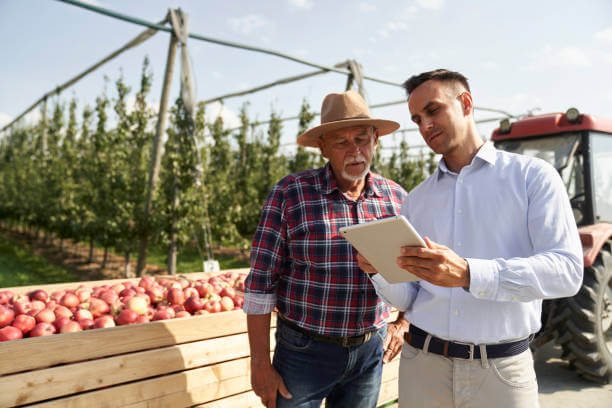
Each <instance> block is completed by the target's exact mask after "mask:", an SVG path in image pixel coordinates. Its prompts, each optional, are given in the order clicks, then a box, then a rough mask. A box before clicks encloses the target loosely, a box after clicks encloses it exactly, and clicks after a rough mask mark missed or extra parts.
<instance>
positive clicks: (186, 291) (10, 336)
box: [0, 271, 246, 341]
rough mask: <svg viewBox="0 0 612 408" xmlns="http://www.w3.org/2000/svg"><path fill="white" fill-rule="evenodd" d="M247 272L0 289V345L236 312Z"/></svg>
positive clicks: (240, 304) (144, 277) (241, 299)
mask: <svg viewBox="0 0 612 408" xmlns="http://www.w3.org/2000/svg"><path fill="white" fill-rule="evenodd" d="M245 278H246V273H243V272H236V271H232V272H227V273H225V274H221V275H216V276H212V277H210V278H208V279H198V280H189V279H186V278H184V277H179V278H168V277H163V278H157V279H154V278H153V277H150V276H143V277H142V278H141V279H140V281H139V282H137V283H136V282H130V281H125V282H121V283H115V284H112V285H108V284H106V285H100V286H95V287H86V286H84V285H81V286H79V287H77V288H76V289H74V290H58V291H55V292H52V293H50V294H48V293H47V292H46V291H45V290H43V289H37V290H33V291H31V292H29V293H28V294H27V295H16V294H15V293H13V292H11V291H10V290H3V291H0V341H7V340H17V339H21V338H24V337H38V336H49V335H51V334H55V333H68V332H75V331H81V330H89V329H99V328H104V327H114V326H116V325H126V324H133V323H146V322H149V321H154V320H165V319H173V318H180V317H187V316H192V315H202V314H208V313H217V312H222V311H229V310H234V309H240V308H241V307H242V304H243V303H244V297H243V296H242V293H243V292H244V279H245Z"/></svg>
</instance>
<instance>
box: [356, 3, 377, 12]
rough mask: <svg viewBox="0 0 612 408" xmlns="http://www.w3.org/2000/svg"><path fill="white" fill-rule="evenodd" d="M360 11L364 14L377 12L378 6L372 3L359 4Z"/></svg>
mask: <svg viewBox="0 0 612 408" xmlns="http://www.w3.org/2000/svg"><path fill="white" fill-rule="evenodd" d="M358 8H359V11H361V12H362V13H371V12H373V11H376V5H374V4H372V3H370V2H365V1H362V2H361V3H359V6H358Z"/></svg>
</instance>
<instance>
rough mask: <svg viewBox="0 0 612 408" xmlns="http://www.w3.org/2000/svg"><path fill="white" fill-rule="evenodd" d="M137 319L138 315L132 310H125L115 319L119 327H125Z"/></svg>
mask: <svg viewBox="0 0 612 408" xmlns="http://www.w3.org/2000/svg"><path fill="white" fill-rule="evenodd" d="M136 319H138V313H136V312H135V311H133V310H131V309H123V310H122V311H121V312H119V314H118V315H117V317H116V318H115V322H116V323H117V324H118V325H120V326H123V325H126V324H132V323H134V322H136Z"/></svg>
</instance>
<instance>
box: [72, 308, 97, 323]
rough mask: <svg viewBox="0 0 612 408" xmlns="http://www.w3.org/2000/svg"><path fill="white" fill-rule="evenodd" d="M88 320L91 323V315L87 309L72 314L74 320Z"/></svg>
mask: <svg viewBox="0 0 612 408" xmlns="http://www.w3.org/2000/svg"><path fill="white" fill-rule="evenodd" d="M82 319H90V320H91V321H92V322H93V314H92V313H91V312H90V311H89V310H87V309H79V310H77V311H76V313H75V314H74V320H76V321H79V320H82Z"/></svg>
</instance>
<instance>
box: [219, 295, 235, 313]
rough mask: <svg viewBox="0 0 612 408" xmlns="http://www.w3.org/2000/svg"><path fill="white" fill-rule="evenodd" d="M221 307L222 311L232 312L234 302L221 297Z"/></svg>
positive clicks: (229, 298) (228, 298)
mask: <svg viewBox="0 0 612 408" xmlns="http://www.w3.org/2000/svg"><path fill="white" fill-rule="evenodd" d="M221 307H222V308H223V310H224V311H228V310H233V309H234V301H233V300H232V298H231V297H229V296H223V297H222V298H221Z"/></svg>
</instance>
